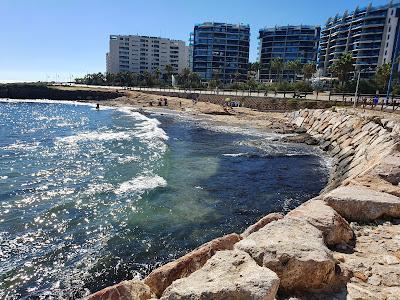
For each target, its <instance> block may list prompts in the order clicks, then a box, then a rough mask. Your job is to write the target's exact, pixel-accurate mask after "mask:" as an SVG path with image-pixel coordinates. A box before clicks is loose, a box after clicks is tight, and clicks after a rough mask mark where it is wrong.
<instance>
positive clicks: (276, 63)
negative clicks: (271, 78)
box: [270, 57, 285, 81]
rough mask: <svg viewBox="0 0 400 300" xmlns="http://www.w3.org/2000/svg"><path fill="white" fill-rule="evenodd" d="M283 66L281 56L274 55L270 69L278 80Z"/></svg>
mask: <svg viewBox="0 0 400 300" xmlns="http://www.w3.org/2000/svg"><path fill="white" fill-rule="evenodd" d="M284 66H285V64H284V62H283V60H282V58H280V57H275V58H273V59H272V60H271V62H270V70H272V71H275V72H276V75H277V77H278V79H279V81H280V79H281V73H282V72H283V68H284Z"/></svg>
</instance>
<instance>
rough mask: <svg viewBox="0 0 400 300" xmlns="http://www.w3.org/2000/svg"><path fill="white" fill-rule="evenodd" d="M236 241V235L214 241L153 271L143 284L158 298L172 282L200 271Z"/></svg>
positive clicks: (238, 239)
mask: <svg viewBox="0 0 400 300" xmlns="http://www.w3.org/2000/svg"><path fill="white" fill-rule="evenodd" d="M238 241H240V236H239V235H238V234H236V233H231V234H228V235H225V236H223V237H220V238H217V239H214V240H212V241H211V242H208V243H206V244H204V245H202V246H200V247H198V248H197V249H195V250H193V251H192V252H189V253H188V254H186V255H184V256H182V257H180V258H178V259H177V260H174V261H172V262H170V263H167V264H165V265H163V266H161V267H159V268H157V269H155V270H154V271H153V272H151V273H150V274H149V276H147V277H146V278H145V279H144V282H145V283H146V284H147V285H148V286H149V287H150V288H151V290H152V291H153V292H154V293H155V294H156V295H157V296H158V297H160V296H161V294H162V293H163V291H164V290H165V289H166V288H167V287H168V286H169V285H170V284H171V283H172V282H173V281H175V280H177V279H179V278H183V277H186V276H188V275H190V274H191V273H193V272H194V271H197V270H198V269H200V268H201V267H202V266H203V265H204V264H205V263H206V262H207V260H208V259H209V258H210V257H212V256H213V255H214V254H215V253H216V252H217V251H220V250H232V249H233V246H234V244H236V243H237V242H238Z"/></svg>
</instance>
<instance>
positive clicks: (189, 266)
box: [87, 110, 400, 300]
mask: <svg viewBox="0 0 400 300" xmlns="http://www.w3.org/2000/svg"><path fill="white" fill-rule="evenodd" d="M290 120H291V122H293V123H295V124H296V125H297V126H298V127H299V128H303V131H307V134H308V135H310V136H311V137H313V138H315V139H316V141H317V142H318V143H319V145H320V147H322V148H323V149H324V150H326V151H328V152H329V153H330V154H331V155H332V158H333V160H334V162H335V167H334V170H333V172H332V178H331V181H330V184H329V185H328V186H327V188H326V189H325V190H324V191H323V192H322V193H321V194H320V195H319V196H318V197H316V198H314V199H311V200H309V201H307V202H306V203H304V204H302V205H301V206H299V207H298V208H296V209H294V210H293V211H291V212H289V213H288V214H287V215H286V216H283V215H281V214H279V213H273V214H269V215H267V216H265V217H263V218H262V219H261V220H260V221H258V222H257V223H256V224H254V225H252V226H250V227H249V228H248V229H246V230H245V231H244V232H243V233H242V234H236V233H232V234H229V235H226V236H224V237H221V238H218V239H216V240H213V241H211V242H209V243H207V244H205V245H203V246H200V247H199V248H197V249H195V250H193V251H192V252H190V253H188V254H186V255H185V256H183V257H181V258H179V259H177V260H175V261H172V262H170V263H168V264H166V265H164V266H161V267H160V268H157V269H155V270H154V271H153V272H151V273H150V274H149V275H148V276H147V277H146V278H144V280H142V281H134V280H131V281H124V282H121V283H119V284H117V285H115V286H112V287H108V288H106V289H103V290H101V291H99V292H97V293H94V294H92V295H90V296H88V298H87V299H90V300H98V299H126V300H128V299H141V300H144V299H191V300H193V299H286V298H290V297H292V299H293V297H300V298H301V299H334V298H336V299H346V298H347V299H399V295H400V225H399V224H400V199H399V195H400V192H399V182H400V162H399V160H400V152H399V146H398V137H399V130H400V127H399V124H398V123H397V122H395V121H391V120H389V119H382V118H377V117H374V116H370V115H362V114H356V113H349V111H346V110H340V111H335V110H311V111H310V110H303V111H298V112H295V113H292V114H291V115H290ZM300 131H301V130H300Z"/></svg>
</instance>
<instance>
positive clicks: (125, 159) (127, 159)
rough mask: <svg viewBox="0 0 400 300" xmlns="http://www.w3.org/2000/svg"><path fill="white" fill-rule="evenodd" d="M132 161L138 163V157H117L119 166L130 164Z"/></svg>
mask: <svg viewBox="0 0 400 300" xmlns="http://www.w3.org/2000/svg"><path fill="white" fill-rule="evenodd" d="M133 161H140V157H138V156H134V155H128V156H124V157H118V162H119V163H121V164H126V163H130V162H133Z"/></svg>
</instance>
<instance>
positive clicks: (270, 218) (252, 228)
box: [240, 213, 283, 238]
mask: <svg viewBox="0 0 400 300" xmlns="http://www.w3.org/2000/svg"><path fill="white" fill-rule="evenodd" d="M280 219H283V215H282V214H280V213H271V214H268V215H266V216H264V217H262V218H261V219H260V220H258V221H257V222H256V223H254V224H253V225H250V226H249V227H247V229H246V230H245V231H243V233H242V234H241V235H240V236H241V237H242V238H245V237H247V236H249V235H250V234H251V233H253V232H256V231H258V230H260V229H261V228H263V227H264V226H265V225H267V224H269V223H271V222H273V221H276V220H280Z"/></svg>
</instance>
